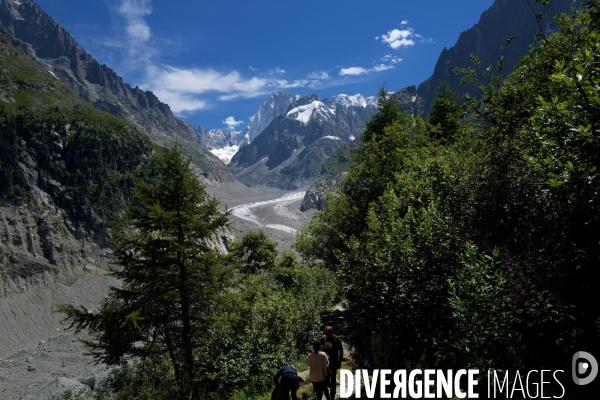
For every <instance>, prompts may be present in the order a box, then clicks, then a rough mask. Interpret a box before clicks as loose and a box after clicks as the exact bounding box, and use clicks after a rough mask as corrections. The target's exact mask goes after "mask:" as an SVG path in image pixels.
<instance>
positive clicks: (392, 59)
mask: <svg viewBox="0 0 600 400" xmlns="http://www.w3.org/2000/svg"><path fill="white" fill-rule="evenodd" d="M381 61H385V62H391V63H392V64H398V63H400V62H402V59H401V58H400V57H396V56H393V55H391V54H386V55H385V56H383V57H382V58H381Z"/></svg>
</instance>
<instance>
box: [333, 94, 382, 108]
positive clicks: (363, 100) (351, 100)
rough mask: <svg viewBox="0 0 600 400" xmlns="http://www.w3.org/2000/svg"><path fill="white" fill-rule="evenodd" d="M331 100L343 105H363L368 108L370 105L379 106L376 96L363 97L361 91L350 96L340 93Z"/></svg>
mask: <svg viewBox="0 0 600 400" xmlns="http://www.w3.org/2000/svg"><path fill="white" fill-rule="evenodd" d="M331 100H332V101H333V102H335V103H337V104H339V105H341V106H342V107H362V108H367V107H369V106H377V99H376V98H375V96H369V97H363V95H361V94H360V93H358V94H355V95H354V96H350V95H347V94H338V95H335V96H333V97H332V98H331Z"/></svg>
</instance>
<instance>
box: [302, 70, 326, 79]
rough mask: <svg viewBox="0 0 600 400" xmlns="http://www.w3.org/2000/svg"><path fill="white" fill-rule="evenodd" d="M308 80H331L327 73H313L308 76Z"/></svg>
mask: <svg viewBox="0 0 600 400" xmlns="http://www.w3.org/2000/svg"><path fill="white" fill-rule="evenodd" d="M307 77H308V79H317V80H326V79H331V77H330V76H329V73H328V72H327V71H313V72H311V73H310V74H308V76H307Z"/></svg>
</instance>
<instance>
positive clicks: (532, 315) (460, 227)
mask: <svg viewBox="0 0 600 400" xmlns="http://www.w3.org/2000/svg"><path fill="white" fill-rule="evenodd" d="M599 17H600V1H598V0H593V1H588V2H586V3H584V8H583V9H582V10H580V11H578V12H577V13H576V14H575V15H574V16H571V17H567V16H560V17H559V18H558V20H557V21H558V23H559V27H560V31H559V32H558V33H555V34H553V35H551V36H550V37H548V38H542V39H541V42H540V43H539V47H537V48H532V49H531V54H530V55H529V56H527V57H524V58H522V59H521V61H520V64H519V66H518V67H517V68H516V70H515V71H514V72H513V73H511V74H510V75H509V76H508V79H506V80H505V81H503V80H502V79H500V78H498V77H491V81H490V83H489V84H488V85H485V86H481V89H482V95H481V97H480V98H479V99H473V98H471V99H470V100H469V102H468V105H469V106H470V110H469V116H470V122H465V121H460V120H456V121H455V122H456V123H457V129H455V130H454V128H453V130H454V134H453V140H451V141H448V140H446V139H445V138H446V136H445V135H435V134H434V135H433V136H430V135H429V134H428V133H430V132H431V130H430V131H429V132H428V128H427V126H426V125H425V124H424V123H423V122H422V121H421V120H419V119H412V118H410V117H406V116H404V117H402V116H399V117H394V118H387V117H386V115H391V114H390V113H389V112H385V113H384V112H382V111H383V110H382V109H380V114H378V115H376V116H374V121H376V122H374V123H371V124H367V129H366V130H367V131H368V132H366V134H365V135H364V145H363V147H362V149H360V150H359V151H358V152H357V157H356V165H355V166H354V167H353V168H351V170H350V172H349V173H348V175H347V176H346V178H345V179H344V180H343V181H342V183H341V184H340V187H339V196H338V197H333V198H330V199H328V201H327V207H326V208H325V209H324V210H323V211H322V212H320V213H318V214H317V215H316V216H315V217H314V219H313V221H312V222H311V224H310V225H309V226H307V227H306V228H304V229H303V230H302V231H301V232H300V233H299V241H298V244H297V245H296V248H297V249H298V250H299V251H300V252H301V253H302V255H303V256H304V257H305V258H307V259H310V260H312V261H320V262H322V263H323V264H324V266H326V267H327V268H330V269H332V270H333V271H335V272H336V276H337V277H338V279H341V280H343V282H344V283H345V285H346V293H345V295H346V297H347V298H348V301H349V306H350V308H349V312H350V321H351V322H352V324H353V327H354V328H355V330H356V331H357V332H358V334H359V335H360V337H362V338H363V339H364V340H363V341H362V343H359V345H360V346H362V347H363V348H369V347H371V352H372V356H373V357H374V358H375V362H376V363H377V364H378V366H379V367H391V368H394V367H399V366H403V365H404V366H406V365H408V366H413V367H415V366H419V367H428V366H429V367H433V366H436V367H438V368H466V367H474V368H480V369H484V368H494V369H502V370H515V369H521V370H527V369H538V370H539V369H542V368H546V369H553V368H554V369H556V368H557V366H560V368H563V369H568V366H569V365H570V357H571V356H572V355H573V353H574V352H575V351H578V350H579V349H585V350H586V351H590V352H592V353H594V352H598V331H597V327H596V326H595V325H596V324H597V323H598V319H599V318H600V315H599V314H598V310H597V306H596V305H597V304H598V303H599V302H600V298H599V297H600V290H599V288H600V282H599V281H598V276H599V275H598V274H597V260H598V259H600V244H599V243H598V240H597V238H598V237H599V236H600V208H599V207H598V193H599V191H600V187H599V185H600V183H599V181H598V175H597V174H598V171H597V168H598V165H599V164H600V159H599V155H600V147H599V142H598V135H599V133H600V128H599V126H600V125H599V122H600V121H599V115H600V113H599V112H598V110H599V107H600V92H599V90H598V87H600V78H599V76H600V51H598V49H599V48H600V29H599V28H600V22H599V21H600V18H599ZM467 78H468V79H470V80H471V79H475V78H476V77H475V76H474V75H473V74H471V75H468V76H467ZM442 97H448V96H442ZM441 105H443V104H441ZM441 105H440V107H441ZM441 114H442V115H444V113H441ZM382 121H387V122H385V123H384V122H382ZM431 122H432V121H431V118H430V123H431ZM433 122H435V119H434V121H433ZM381 126H383V127H381ZM436 126H438V124H437V123H436ZM439 126H440V127H441V125H439ZM374 127H377V129H373V128H374ZM434 131H436V130H435V129H434ZM376 343H384V344H385V345H384V349H385V352H381V351H379V350H378V346H377V345H376ZM563 383H565V382H563ZM585 390H587V389H586V388H577V389H574V388H572V387H569V388H568V393H569V396H571V398H573V396H580V397H581V396H583V397H585V396H586V392H585Z"/></svg>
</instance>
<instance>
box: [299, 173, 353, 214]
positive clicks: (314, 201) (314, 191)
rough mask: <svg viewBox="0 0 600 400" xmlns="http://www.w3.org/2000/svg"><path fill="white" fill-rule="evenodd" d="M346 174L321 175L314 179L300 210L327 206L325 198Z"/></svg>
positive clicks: (320, 208) (318, 208)
mask: <svg viewBox="0 0 600 400" xmlns="http://www.w3.org/2000/svg"><path fill="white" fill-rule="evenodd" d="M344 175H346V172H340V173H337V174H324V175H319V176H317V177H316V178H315V179H313V180H312V181H311V182H310V185H309V186H308V189H307V190H306V194H305V195H304V199H303V200H302V204H301V205H300V211H302V212H304V211H308V210H310V209H313V208H314V209H316V210H317V211H320V210H322V209H323V208H324V207H325V198H326V197H327V196H328V195H329V194H330V193H333V190H334V188H335V186H336V185H337V184H338V183H339V182H340V180H341V179H342V178H343V177H344Z"/></svg>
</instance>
